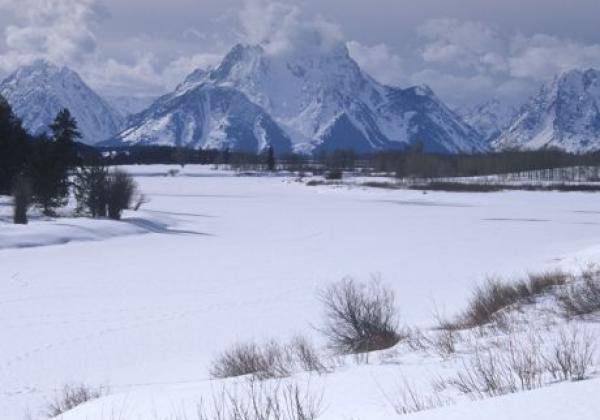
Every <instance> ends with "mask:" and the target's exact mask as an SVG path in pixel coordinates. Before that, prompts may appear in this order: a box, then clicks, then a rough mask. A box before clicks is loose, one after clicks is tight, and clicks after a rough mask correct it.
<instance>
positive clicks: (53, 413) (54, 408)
mask: <svg viewBox="0 0 600 420" xmlns="http://www.w3.org/2000/svg"><path fill="white" fill-rule="evenodd" d="M107 393H108V390H107V389H106V388H102V387H101V388H92V387H89V386H87V385H84V384H80V385H65V387H64V388H63V389H62V390H61V391H60V393H58V394H57V395H56V396H55V398H54V400H52V402H50V404H48V408H47V414H48V417H50V418H54V417H58V416H60V415H62V414H64V413H66V412H67V411H70V410H72V409H74V408H75V407H77V406H79V405H81V404H84V403H86V402H88V401H92V400H95V399H98V398H100V397H102V396H103V395H106V394H107Z"/></svg>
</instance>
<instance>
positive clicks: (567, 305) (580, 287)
mask: <svg viewBox="0 0 600 420" xmlns="http://www.w3.org/2000/svg"><path fill="white" fill-rule="evenodd" d="M558 299H559V302H560V304H561V308H562V310H563V312H564V314H565V315H566V316H567V317H573V316H581V315H589V314H592V313H595V312H599V311H600V270H598V268H596V267H590V268H589V269H587V270H584V271H583V273H582V274H581V276H580V277H579V278H577V279H575V280H574V281H573V282H571V284H570V285H569V287H567V288H566V289H565V290H563V292H562V293H560V294H559V296H558Z"/></svg>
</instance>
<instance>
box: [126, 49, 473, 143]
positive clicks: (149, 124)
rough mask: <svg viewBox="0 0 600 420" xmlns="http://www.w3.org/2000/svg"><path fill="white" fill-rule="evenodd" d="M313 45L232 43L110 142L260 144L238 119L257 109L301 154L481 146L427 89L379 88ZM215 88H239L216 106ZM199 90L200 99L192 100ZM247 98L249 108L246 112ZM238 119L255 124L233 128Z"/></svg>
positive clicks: (344, 55)
mask: <svg viewBox="0 0 600 420" xmlns="http://www.w3.org/2000/svg"><path fill="white" fill-rule="evenodd" d="M315 44H316V45H315V47H314V48H312V47H311V48H309V46H307V45H302V46H300V47H298V48H287V49H283V50H279V49H274V48H271V46H270V45H269V44H268V43H267V44H265V45H242V44H238V45H236V46H234V47H233V48H232V49H231V50H230V52H229V53H228V54H227V55H226V56H225V57H224V59H223V61H222V62H221V64H220V65H219V66H218V67H216V68H215V69H212V70H210V71H208V73H206V72H204V71H202V70H199V71H196V72H194V73H192V74H191V75H190V76H189V77H188V78H187V79H186V81H185V82H184V83H183V84H182V85H180V87H179V88H178V89H177V90H176V91H175V92H173V93H172V94H169V95H166V96H165V97H163V98H161V99H160V100H159V101H157V102H156V103H155V104H154V105H153V106H152V107H151V108H150V109H149V110H148V111H147V112H144V113H143V114H140V116H138V118H135V121H133V122H132V124H130V126H129V127H128V128H127V129H126V130H125V131H124V132H122V133H121V134H120V135H119V136H117V138H116V139H115V140H116V142H120V143H126V144H131V143H135V144H137V143H143V144H156V143H160V144H164V142H165V141H169V142H173V143H175V144H189V145H193V146H195V147H208V146H209V144H210V146H211V147H221V148H223V147H225V145H228V146H229V145H230V144H237V145H241V144H245V145H256V144H261V145H262V144H266V143H265V141H264V138H265V136H264V134H265V133H264V132H263V131H264V130H263V131H261V130H262V129H264V127H263V128H262V129H261V130H258V129H257V128H256V127H257V125H256V121H254V122H253V123H252V124H250V121H249V120H247V119H246V117H247V115H256V116H257V115H262V116H263V117H261V118H262V119H264V116H267V115H268V116H269V120H270V121H271V122H270V123H269V124H268V126H269V127H270V128H271V129H273V132H271V134H270V135H266V137H271V138H280V139H281V138H282V134H281V133H283V136H284V137H285V138H287V139H289V140H290V142H291V147H292V148H293V149H294V150H296V151H300V152H306V153H308V152H315V151H320V150H334V149H338V148H352V149H355V150H357V151H360V152H369V151H374V150H382V149H390V148H391V149H403V148H406V147H409V146H410V145H411V144H412V143H414V142H416V141H423V140H425V143H426V145H427V147H428V148H429V149H430V150H431V151H436V152H444V153H454V152H471V151H472V150H483V149H484V148H485V146H484V145H483V144H482V143H481V142H479V138H478V135H477V133H476V132H475V131H474V130H473V129H471V128H470V127H469V126H468V125H467V124H465V123H464V122H463V121H462V120H461V119H460V118H459V117H458V116H456V115H455V114H454V113H453V112H452V111H450V110H449V109H448V108H447V107H446V106H445V105H443V104H442V103H441V101H440V100H439V99H438V98H437V97H435V95H434V94H433V92H432V91H431V89H429V88H428V87H414V88H409V89H406V90H403V89H399V88H393V87H388V86H384V85H381V84H379V83H378V82H376V81H375V80H374V79H373V78H371V77H370V76H369V75H367V74H365V73H364V72H363V71H362V70H361V68H360V67H359V66H358V64H357V63H356V62H355V61H354V60H353V59H352V58H351V57H350V54H349V52H348V49H347V47H346V45H345V44H343V43H335V44H332V45H327V46H326V48H325V47H324V46H322V45H320V44H319V43H318V42H315ZM224 88H226V89H233V90H235V91H236V92H237V93H238V95H227V96H226V97H227V98H228V99H231V100H235V101H236V103H229V102H227V103H223V104H221V105H222V106H221V107H220V108H219V110H218V112H217V109H216V108H215V104H214V103H213V101H214V100H215V99H216V98H220V99H221V100H222V99H223V98H224V96H223V95H222V89H224ZM199 97H201V98H203V100H206V101H208V102H206V103H203V104H202V105H200V104H197V103H196V104H192V101H194V100H197V99H198V98H199ZM250 104H251V105H252V106H253V107H257V108H253V109H252V110H249V109H248V107H249V106H250ZM199 107H200V108H201V109H202V110H201V112H200V109H198V108H199ZM223 109H227V112H225V113H223V112H222V111H223ZM235 112H242V113H244V114H236V113H235ZM246 114H247V115H246ZM223 118H224V119H223ZM217 120H218V122H217ZM244 121H245V122H244ZM241 122H244V124H246V125H247V124H250V125H254V128H252V129H250V127H249V126H247V127H244V129H242V128H241V127H240V123H241ZM244 124H242V125H244ZM223 127H228V129H227V130H225V129H224V128H223ZM232 127H237V128H236V129H232ZM275 127H277V130H275ZM267 131H268V130H267ZM232 132H236V133H242V132H243V133H246V134H249V133H251V134H250V138H248V139H239V138H235V139H233V140H235V141H233V142H232V141H231V140H232V139H230V138H228V136H229V135H230V133H232ZM259 132H260V133H262V140H260V139H259V137H261V136H259V135H258V134H257V133H259ZM218 138H220V139H222V141H221V144H219V142H218V141H217V140H216V139H218ZM423 138H425V139H423ZM165 139H170V140H165ZM207 139H211V141H210V142H207ZM259 140H260V141H259ZM280 143H286V142H285V141H281V142H280ZM240 147H241V146H240ZM246 149H247V148H246Z"/></svg>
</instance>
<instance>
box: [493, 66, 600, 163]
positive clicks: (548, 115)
mask: <svg viewBox="0 0 600 420" xmlns="http://www.w3.org/2000/svg"><path fill="white" fill-rule="evenodd" d="M493 145H494V147H495V148H498V149H524V150H536V149H544V148H557V149H561V150H565V151H568V152H575V153H581V152H590V151H596V150H600V72H599V71H598V70H594V69H589V70H586V71H581V70H572V71H569V72H566V73H564V74H562V75H560V76H558V77H556V78H555V79H554V80H553V81H552V82H550V83H547V84H545V85H544V86H543V87H542V88H541V90H540V92H539V94H538V95H537V96H535V97H534V98H532V99H531V100H530V101H529V102H528V103H527V104H526V105H524V106H523V107H522V108H521V110H520V111H519V113H518V115H517V116H516V117H515V119H514V120H513V121H512V123H511V125H510V127H509V128H508V129H507V130H505V131H504V132H503V133H502V135H501V136H500V137H498V139H497V140H496V141H494V144H493Z"/></svg>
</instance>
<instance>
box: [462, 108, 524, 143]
mask: <svg viewBox="0 0 600 420" xmlns="http://www.w3.org/2000/svg"><path fill="white" fill-rule="evenodd" d="M456 112H457V113H458V115H460V116H461V117H462V118H463V119H464V120H465V122H466V123H467V124H469V125H470V126H471V127H473V128H474V129H475V130H476V131H477V132H478V133H479V135H480V136H481V138H482V139H483V140H484V141H485V142H486V143H490V142H492V141H493V140H495V139H496V138H497V137H498V136H499V135H500V134H501V133H502V132H503V131H504V130H505V129H506V128H507V127H508V126H509V125H510V123H511V121H512V119H513V118H514V116H515V114H516V113H517V109H516V108H515V107H513V106H511V105H509V104H507V103H504V102H502V101H501V100H500V99H498V98H492V99H489V100H487V101H485V102H483V103H481V104H478V105H475V106H471V107H464V108H459V109H458V110H457V111H456Z"/></svg>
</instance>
